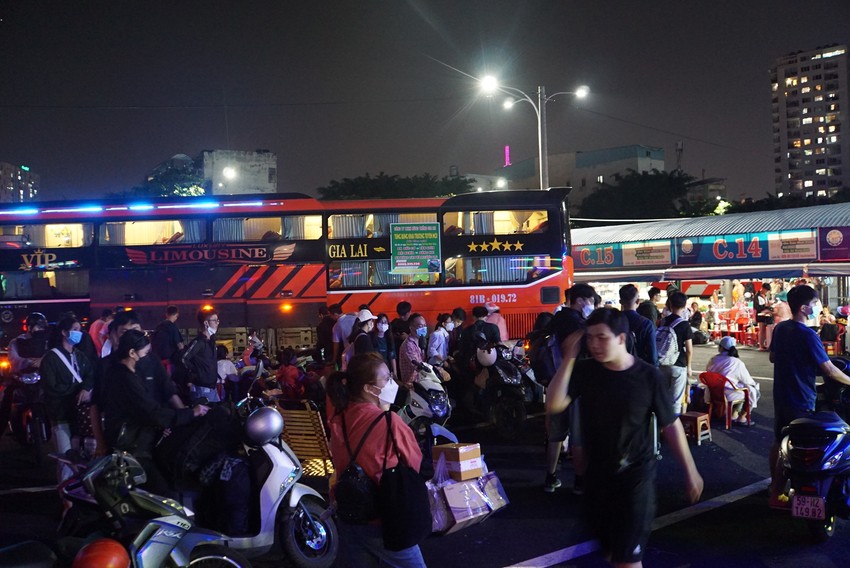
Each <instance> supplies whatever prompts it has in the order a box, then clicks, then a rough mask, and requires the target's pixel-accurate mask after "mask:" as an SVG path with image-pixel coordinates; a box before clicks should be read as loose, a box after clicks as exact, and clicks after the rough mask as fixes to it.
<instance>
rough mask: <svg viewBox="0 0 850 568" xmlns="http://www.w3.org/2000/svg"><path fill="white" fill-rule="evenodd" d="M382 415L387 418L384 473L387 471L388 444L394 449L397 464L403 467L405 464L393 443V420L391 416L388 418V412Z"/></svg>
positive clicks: (396, 445)
mask: <svg viewBox="0 0 850 568" xmlns="http://www.w3.org/2000/svg"><path fill="white" fill-rule="evenodd" d="M384 415H385V416H386V417H387V446H386V448H384V468H383V469H384V471H386V470H387V456H389V453H390V444H392V445H393V447H394V448H395V455H396V457H397V458H398V463H400V464H403V465H407V462H406V461H405V460H404V458H402V457H401V454H400V453H399V451H398V444H396V442H395V433H393V426H392V424H393V420H392V416H390V411H389V410H387V411H386V412H384ZM379 418H380V417H379Z"/></svg>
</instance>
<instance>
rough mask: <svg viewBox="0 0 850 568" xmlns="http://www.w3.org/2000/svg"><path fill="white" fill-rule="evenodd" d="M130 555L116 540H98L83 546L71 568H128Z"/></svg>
mask: <svg viewBox="0 0 850 568" xmlns="http://www.w3.org/2000/svg"><path fill="white" fill-rule="evenodd" d="M129 566H130V555H129V554H127V550H126V549H125V548H124V547H123V546H122V545H121V543H120V542H118V541H117V540H113V539H111V538H100V539H97V540H96V541H94V542H90V543H88V544H87V545H85V546H84V547H83V548H81V549H80V551H79V552H78V553H77V555H76V556H75V557H74V563H73V564H72V568H128V567H129Z"/></svg>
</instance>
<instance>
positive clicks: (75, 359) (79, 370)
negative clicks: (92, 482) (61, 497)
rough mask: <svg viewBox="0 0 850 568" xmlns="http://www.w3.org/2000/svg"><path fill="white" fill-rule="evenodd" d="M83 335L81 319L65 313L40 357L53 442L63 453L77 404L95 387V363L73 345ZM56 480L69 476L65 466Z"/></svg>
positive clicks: (68, 446) (68, 443)
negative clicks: (46, 349)
mask: <svg viewBox="0 0 850 568" xmlns="http://www.w3.org/2000/svg"><path fill="white" fill-rule="evenodd" d="M82 338H83V332H82V331H81V327H80V322H79V321H77V319H76V318H74V317H70V316H66V317H63V318H62V319H60V320H59V321H58V322H57V323H56V327H55V328H54V329H53V332H52V336H51V338H50V343H49V345H48V346H49V347H50V348H51V349H50V350H49V351H48V352H47V353H45V355H44V358H43V359H42V360H41V366H40V367H39V371H40V373H41V386H42V388H43V389H44V406H45V409H46V410H47V414H48V416H49V418H50V422H51V424H52V425H53V432H52V433H53V444H54V446H55V447H56V453H57V454H60V455H64V454H65V452H67V451H68V450H70V449H71V442H72V436H73V435H74V434H75V431H76V428H74V425H75V424H76V421H77V405H78V404H84V403H88V402H90V401H91V391H92V388H93V387H94V367H93V366H92V363H91V361H89V360H88V358H87V357H86V356H85V355H84V354H83V353H82V351H80V350H79V349H78V348H77V347H76V346H77V344H79V343H80V340H82ZM58 476H59V481H60V482H61V481H64V480H65V479H67V478H68V477H70V476H71V471H70V470H69V469H68V468H67V467H66V466H60V468H59V472H58Z"/></svg>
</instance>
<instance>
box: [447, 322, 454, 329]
mask: <svg viewBox="0 0 850 568" xmlns="http://www.w3.org/2000/svg"><path fill="white" fill-rule="evenodd" d="M454 328H455V322H453V321H450V322H449V323H447V324H446V331H452V330H453V329H454Z"/></svg>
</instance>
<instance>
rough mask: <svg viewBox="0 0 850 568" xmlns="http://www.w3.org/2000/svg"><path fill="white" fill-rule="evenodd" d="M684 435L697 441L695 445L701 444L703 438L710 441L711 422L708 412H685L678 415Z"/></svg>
mask: <svg viewBox="0 0 850 568" xmlns="http://www.w3.org/2000/svg"><path fill="white" fill-rule="evenodd" d="M679 420H681V421H682V427H683V428H684V429H685V435H687V437H688V438H693V439H694V440H696V441H697V446H700V445H702V441H703V440H708V441H709V442H710V441H711V424H710V423H709V420H708V414H707V413H705V412H693V411H692V412H685V413H684V414H682V415H680V416H679Z"/></svg>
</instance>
